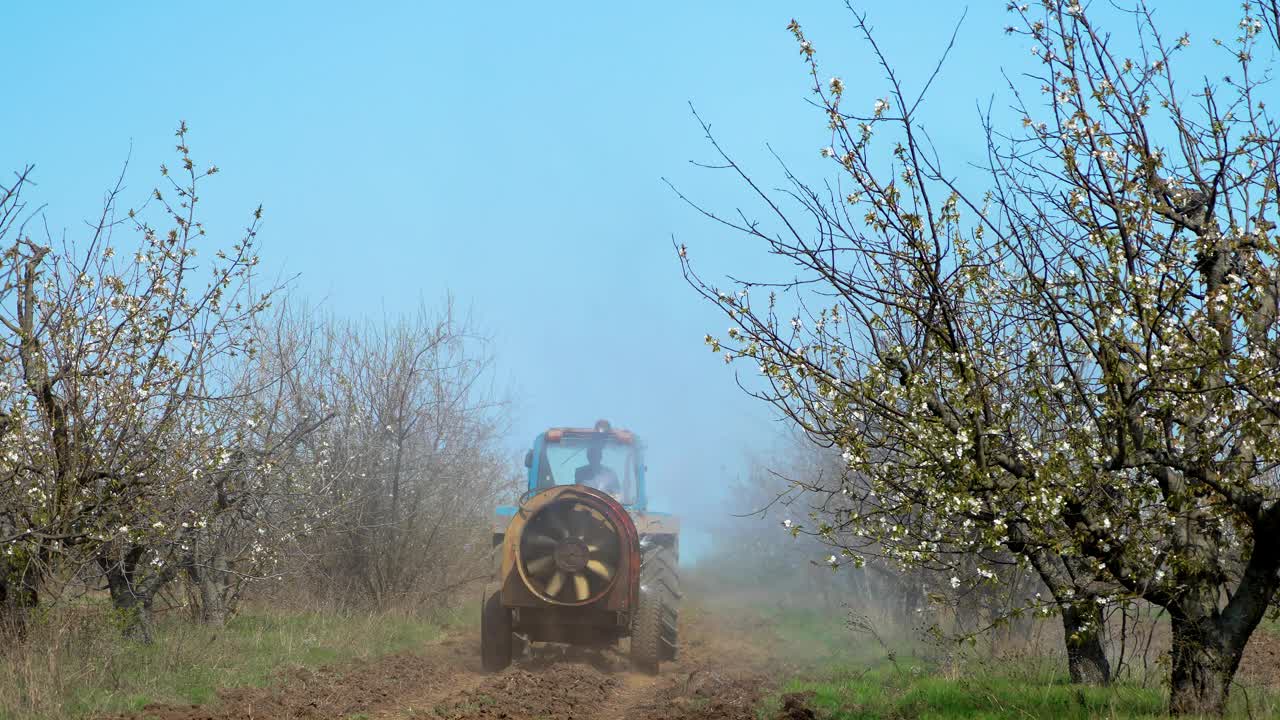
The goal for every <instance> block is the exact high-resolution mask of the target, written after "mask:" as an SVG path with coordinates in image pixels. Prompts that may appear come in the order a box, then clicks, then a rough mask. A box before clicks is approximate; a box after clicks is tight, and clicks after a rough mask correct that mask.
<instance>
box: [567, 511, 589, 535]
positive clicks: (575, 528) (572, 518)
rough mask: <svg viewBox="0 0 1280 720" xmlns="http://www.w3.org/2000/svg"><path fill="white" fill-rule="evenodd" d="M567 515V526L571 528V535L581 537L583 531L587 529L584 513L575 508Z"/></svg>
mask: <svg viewBox="0 0 1280 720" xmlns="http://www.w3.org/2000/svg"><path fill="white" fill-rule="evenodd" d="M565 515H566V516H567V517H568V521H567V522H566V523H565V526H566V527H568V528H569V537H576V538H581V537H582V533H583V531H584V530H585V529H586V523H585V522H584V521H583V519H582V515H583V513H582V512H580V511H579V510H577V509H573V510H569V511H568V512H566V513H565Z"/></svg>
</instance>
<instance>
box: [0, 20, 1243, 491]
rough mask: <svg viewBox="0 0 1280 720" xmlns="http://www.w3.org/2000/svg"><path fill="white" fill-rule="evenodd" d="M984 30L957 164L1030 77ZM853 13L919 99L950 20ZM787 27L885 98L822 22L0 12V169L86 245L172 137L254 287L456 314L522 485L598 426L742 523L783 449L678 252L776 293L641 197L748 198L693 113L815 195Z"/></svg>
mask: <svg viewBox="0 0 1280 720" xmlns="http://www.w3.org/2000/svg"><path fill="white" fill-rule="evenodd" d="M1004 4H1005V3H1004V2H1003V1H1002V0H997V1H995V2H987V3H974V4H973V7H970V8H969V11H968V17H967V19H966V21H965V26H964V30H963V31H962V33H961V37H960V40H959V43H958V45H957V48H956V50H955V52H954V54H953V57H952V60H951V62H950V63H949V64H948V65H947V67H946V68H945V69H944V71H943V75H942V77H941V79H940V81H939V83H938V85H937V86H936V88H935V90H934V92H933V93H932V94H931V96H930V100H929V104H928V105H927V106H926V116H925V120H926V122H928V123H929V124H930V129H931V132H932V135H933V140H934V142H935V143H937V145H938V147H939V149H940V151H942V152H943V153H944V154H949V155H951V156H952V158H953V163H956V162H958V161H961V160H968V159H977V157H978V156H977V155H975V153H978V152H980V151H981V147H980V143H977V142H975V138H976V137H977V136H976V135H975V131H976V130H977V128H978V124H977V111H976V109H975V108H976V103H978V102H983V103H985V102H986V101H987V99H988V98H990V97H991V96H992V95H993V94H997V97H999V93H1000V92H1001V90H1002V88H1003V80H1002V79H1001V75H1000V70H1001V68H1002V67H1004V68H1005V69H1007V70H1010V71H1011V72H1015V73H1016V72H1017V71H1020V70H1026V69H1031V67H1032V66H1031V65H1030V62H1029V60H1030V59H1031V58H1030V55H1029V54H1028V52H1027V46H1026V44H1025V42H1023V41H1022V40H1020V39H1018V38H1011V37H1007V36H1005V35H1004V34H1003V32H1001V28H1002V27H1003V25H1004V24H1006V19H1005V16H1004V12H1003V8H1004ZM1095 4H1096V3H1095ZM1154 4H1155V6H1156V8H1157V13H1158V15H1160V16H1161V17H1162V18H1163V19H1164V21H1165V27H1166V28H1167V29H1168V33H1169V36H1170V37H1176V36H1177V35H1178V34H1180V33H1181V32H1182V31H1183V30H1188V29H1190V30H1192V31H1193V40H1200V39H1201V38H1198V37H1197V36H1196V34H1195V33H1196V31H1197V30H1198V29H1199V28H1206V30H1205V32H1206V33H1207V32H1208V30H1207V28H1214V29H1220V33H1219V34H1221V35H1229V34H1231V32H1232V30H1233V29H1234V19H1233V17H1234V13H1235V12H1237V11H1236V9H1235V7H1236V6H1235V4H1233V3H1223V4H1222V7H1221V9H1219V10H1214V11H1210V10H1207V9H1206V7H1205V4H1203V3H1191V2H1185V3H1184V2H1156V3H1154ZM120 7H124V8H125V9H119V8H120ZM862 7H863V8H864V9H865V10H866V11H867V12H868V13H869V14H870V16H871V18H872V20H873V23H874V25H875V26H876V27H877V29H878V31H879V33H880V37H881V41H882V43H883V45H884V47H885V49H886V50H887V52H888V53H889V54H890V56H891V57H892V58H893V59H894V60H895V61H897V62H899V63H900V64H901V69H902V71H903V76H904V79H905V80H906V81H907V82H908V83H909V84H910V83H918V82H919V81H920V80H922V79H923V78H924V77H925V76H926V75H927V73H928V71H929V70H930V69H931V67H932V64H933V63H934V62H935V61H936V59H937V48H939V47H940V44H944V43H945V41H946V39H947V38H948V37H949V35H950V31H951V25H952V24H953V22H954V21H955V19H956V18H958V17H959V15H960V13H961V11H962V6H961V5H958V4H954V3H950V2H945V3H944V2H925V1H919V2H912V3H908V2H901V1H896V2H880V1H875V2H867V3H865V4H864V5H863V6H862ZM1193 10H1195V12H1196V13H1197V15H1196V16H1195V17H1194V18H1193V17H1192V15H1191V12H1192V11H1193ZM792 17H795V18H797V19H798V20H799V21H800V22H801V23H802V24H803V25H804V26H805V28H806V31H807V32H808V33H809V36H810V39H811V40H813V41H814V43H815V44H816V46H817V48H818V51H819V53H820V58H821V59H822V61H823V63H824V65H825V67H826V69H827V70H829V71H830V72H829V74H832V75H836V74H838V75H840V76H841V77H843V78H844V80H845V82H846V85H847V86H848V88H849V89H848V90H847V92H846V97H847V98H850V97H858V96H863V97H865V98H866V104H867V106H868V107H870V105H871V103H872V102H873V101H874V99H875V98H876V97H878V96H880V95H882V94H883V84H882V78H881V72H880V70H879V68H877V67H875V66H874V65H873V64H872V63H871V60H870V58H869V57H868V56H867V54H866V52H865V48H863V47H862V45H861V43H860V42H859V39H858V38H857V37H856V36H855V34H854V32H853V30H852V27H851V22H850V18H849V16H848V14H847V11H846V10H845V9H844V8H843V5H842V4H840V3H837V2H831V1H825V0H824V1H819V0H796V1H794V2H786V3H784V2H777V1H774V2H678V3H662V2H650V3H597V2H593V3H576V2H574V3H555V4H548V3H540V4H539V3H496V2H493V3H448V4H444V3H425V2H422V3H417V2H413V3H410V2H403V3H340V4H339V3H325V2H316V1H313V2H272V3H260V2H254V3H249V2H219V3H143V2H138V3H126V4H107V3H88V2H84V3H44V2H25V3H16V2H11V3H6V4H5V5H4V6H3V8H2V9H0V46H3V47H4V48H5V49H6V53H5V55H6V58H7V61H6V63H7V66H8V72H6V77H5V81H4V91H3V96H2V99H0V168H3V169H4V171H5V172H7V171H8V170H9V169H16V168H17V167H20V166H22V165H25V164H27V163H34V164H35V165H36V172H35V175H34V177H35V179H36V181H37V182H38V183H39V187H38V188H37V189H36V191H35V193H33V198H36V199H38V200H39V201H40V202H43V203H47V205H48V209H47V213H48V216H49V218H50V223H51V224H52V225H54V226H57V227H67V228H68V229H69V231H71V232H76V231H77V230H78V229H79V228H80V227H81V225H80V221H81V220H82V219H83V218H86V217H88V216H89V215H90V214H92V212H93V211H94V208H95V206H96V205H98V204H99V203H100V200H101V197H102V192H103V190H104V189H105V188H106V187H107V186H108V184H109V183H110V182H111V181H112V180H113V179H114V177H115V175H116V174H117V173H118V171H119V167H120V164H121V162H122V161H123V160H124V159H125V157H126V155H127V154H128V153H129V151H130V146H131V145H132V156H133V164H132V169H131V171H130V173H129V175H128V181H129V188H130V191H131V193H132V195H131V196H132V197H136V198H141V197H142V196H143V195H145V193H146V190H147V189H148V188H150V187H151V186H152V184H153V183H154V182H156V180H157V179H158V175H157V174H156V168H157V167H158V165H159V163H160V162H163V161H171V159H172V156H171V151H172V144H173V143H172V132H173V129H174V127H176V125H177V123H178V121H179V120H185V121H186V122H187V123H189V124H190V126H191V128H192V135H191V140H190V141H191V145H192V148H193V151H194V152H195V154H196V156H197V157H198V158H203V159H205V160H208V161H212V162H216V163H217V164H218V165H219V166H220V167H221V168H222V170H223V173H222V174H221V175H219V176H217V177H215V178H214V179H213V183H212V184H211V185H210V186H209V187H207V188H206V195H205V197H206V200H207V207H206V213H207V214H206V220H207V224H208V225H209V227H210V228H211V230H212V231H213V232H214V233H215V235H218V234H220V235H221V236H222V237H224V238H229V237H230V235H231V233H233V232H234V231H235V230H236V229H237V228H238V227H240V226H241V225H242V222H243V220H244V219H245V218H246V217H247V214H248V212H249V211H250V210H251V209H252V208H253V207H255V206H256V205H257V204H258V203H262V204H263V205H264V206H265V207H266V222H265V225H264V227H263V232H262V236H261V237H262V241H263V246H264V249H263V260H264V265H265V267H266V268H267V269H268V271H269V272H271V273H278V274H280V275H281V276H287V275H294V274H296V275H297V276H298V277H297V280H296V281H295V284H294V286H295V288H296V290H297V291H298V292H299V293H300V294H302V295H304V296H306V297H308V298H309V299H311V300H313V301H318V302H322V303H324V304H325V305H326V306H327V307H328V308H329V309H330V310H332V311H334V312H336V313H338V314H342V315H350V316H356V317H359V316H368V317H379V316H381V315H383V314H394V313H396V312H398V311H399V310H400V309H411V308H413V307H414V306H416V305H417V304H418V303H419V301H420V300H425V301H427V302H430V303H434V302H437V301H439V300H440V299H441V298H442V297H443V296H444V295H445V294H446V293H452V294H453V296H454V297H455V298H456V300H457V302H458V303H459V304H461V305H463V306H466V307H470V308H471V309H472V310H473V311H474V313H475V315H476V317H477V319H478V321H479V324H480V326H481V327H482V328H483V329H484V330H485V331H486V332H487V333H488V334H489V335H490V336H491V337H492V341H493V346H492V347H493V350H494V353H495V355H496V357H497V362H498V367H499V370H498V373H499V376H498V380H499V383H500V384H501V385H502V386H504V387H509V388H510V389H511V391H512V393H513V396H514V398H515V399H516V401H517V405H516V415H515V418H514V423H513V425H514V427H513V435H512V439H511V445H512V447H513V461H514V460H516V459H518V457H519V455H520V453H519V452H518V451H517V450H515V448H519V447H523V446H524V445H525V444H526V443H527V442H528V440H529V439H530V438H531V437H532V436H533V434H534V433H536V432H537V431H538V430H539V429H540V428H543V427H546V426H549V425H562V424H588V423H590V422H592V421H593V420H594V419H596V418H597V417H608V418H610V419H612V420H614V421H615V423H617V424H620V425H625V426H628V427H631V428H632V429H634V430H636V431H637V432H639V433H640V434H641V435H642V436H644V437H645V438H647V440H648V443H649V446H650V458H649V460H650V462H649V464H650V467H651V476H652V477H653V478H654V483H655V485H656V488H655V492H654V494H655V495H656V496H657V498H658V501H659V502H660V503H662V504H664V505H667V506H669V507H672V508H673V509H678V510H679V509H687V510H689V511H702V510H707V509H715V508H719V507H721V506H724V505H728V506H732V500H731V499H730V500H728V501H726V500H725V498H723V496H722V494H721V493H720V492H719V490H718V488H719V486H720V482H721V478H722V474H723V472H728V473H730V474H732V473H736V472H738V471H739V468H740V467H741V466H742V462H743V458H744V453H745V452H747V451H756V452H760V451H761V450H762V449H764V448H768V447H770V446H772V445H773V444H774V443H775V442H776V440H775V438H776V435H777V426H776V423H773V422H772V421H771V419H770V418H771V414H770V412H769V411H768V409H766V408H765V407H762V406H760V405H758V404H757V403H756V402H754V401H752V400H750V399H749V398H746V397H745V396H744V395H743V394H742V393H741V391H740V390H739V389H738V388H737V387H736V386H735V383H734V379H733V376H732V373H731V372H730V371H729V370H727V369H726V368H725V366H724V364H723V363H722V362H720V361H719V360H718V359H717V358H716V357H715V356H713V355H712V354H711V353H709V352H708V351H707V350H706V349H705V348H704V346H703V344H702V337H703V335H704V334H705V333H706V332H708V331H711V332H717V333H718V332H721V331H723V329H724V325H725V323H724V321H723V319H722V318H720V317H719V316H718V315H717V314H716V312H715V311H714V310H713V309H711V308H709V307H707V306H705V305H703V304H701V303H700V302H699V301H698V300H697V299H696V298H695V296H694V295H693V294H692V292H691V291H690V290H689V289H688V288H687V287H686V286H685V285H684V283H683V280H682V279H681V277H680V273H679V266H678V264H677V262H676V259H675V257H674V253H673V251H672V248H671V242H672V236H673V235H674V237H675V238H676V239H677V241H678V242H683V243H686V244H688V245H689V247H690V249H691V253H693V255H694V257H695V259H697V260H698V261H699V263H700V267H701V268H702V269H703V270H705V271H706V272H708V273H709V274H711V275H713V276H714V275H716V274H717V273H724V272H728V271H730V270H732V271H734V272H735V273H737V274H741V275H747V276H751V275H752V274H753V271H755V272H757V273H760V272H770V271H776V270H777V268H776V267H770V266H769V264H768V263H767V262H765V261H762V260H761V259H760V256H761V249H760V248H758V247H752V246H750V245H749V244H748V243H747V242H746V241H744V240H743V239H741V238H737V237H733V236H730V235H727V234H725V233H724V232H722V231H720V230H719V229H717V228H716V227H714V226H712V225H710V224H708V223H707V222H706V221H705V220H703V219H702V218H700V217H699V216H698V215H696V214H695V213H694V212H692V211H691V210H690V209H688V208H687V207H685V206H684V205H682V204H681V203H680V202H679V201H678V200H677V199H676V198H675V197H674V195H673V194H672V192H671V191H670V189H669V188H667V187H666V186H665V185H664V184H663V182H662V181H661V178H663V177H666V178H669V179H671V180H672V181H673V182H674V183H675V184H676V185H677V186H679V187H680V188H681V190H683V191H685V192H687V193H688V194H689V195H691V196H693V197H695V198H697V199H698V200H700V201H702V202H705V203H707V204H708V205H709V206H712V207H717V208H720V209H729V208H733V207H735V206H738V205H740V204H744V203H747V201H748V198H747V196H746V195H745V193H744V191H743V188H742V187H741V186H740V185H738V184H736V183H734V182H732V181H731V179H730V178H728V177H727V176H725V175H723V174H717V173H715V172H712V171H707V170H700V169H698V168H695V167H693V166H691V165H690V164H689V163H688V161H689V160H691V159H696V160H706V159H709V158H710V154H709V148H708V147H707V146H706V145H705V143H704V141H703V138H702V134H701V132H700V130H699V129H698V127H697V125H696V124H695V122H694V121H693V118H692V117H691V115H690V112H689V106H688V104H689V103H690V102H692V103H693V104H695V105H696V106H697V108H698V111H699V112H700V113H701V114H702V115H703V117H704V118H706V119H707V120H709V121H710V122H712V123H713V126H714V129H715V131H716V133H717V135H718V137H719V138H720V140H722V142H723V143H724V144H725V145H726V146H727V147H728V148H729V149H731V150H732V151H734V152H735V154H736V155H737V156H738V157H739V158H741V159H742V160H743V161H744V162H745V163H746V164H747V165H748V166H749V167H753V168H756V169H758V170H759V171H760V172H761V174H762V176H764V177H765V178H766V179H769V178H773V179H776V177H777V173H776V168H775V166H774V165H773V163H772V160H770V159H769V156H768V154H767V151H766V143H768V144H770V145H771V146H772V147H773V148H774V149H775V150H777V151H778V152H779V153H780V154H781V155H782V156H783V157H785V158H787V159H788V160H789V161H792V162H794V163H795V164H796V166H797V167H798V168H799V169H800V170H802V171H808V172H813V173H814V177H818V175H817V173H818V172H819V169H820V168H821V167H824V166H820V165H819V164H818V163H819V157H818V149H819V148H820V147H822V146H823V145H826V144H827V142H828V140H827V138H826V137H825V134H824V119H823V118H822V116H821V114H820V113H818V112H816V111H814V110H813V109H812V108H811V107H809V106H808V105H807V104H806V102H805V100H806V97H807V88H808V78H807V76H806V73H805V68H804V66H803V65H802V63H801V62H800V56H799V54H798V52H797V48H796V46H795V43H794V40H793V39H792V38H791V36H790V34H789V33H788V32H787V31H786V29H785V28H786V25H787V22H788V21H789V20H790V19H791V18H792ZM1127 29H1128V27H1127V26H1124V27H1119V28H1117V32H1123V31H1125V30H1127ZM1203 40H1205V41H1206V42H1204V43H1202V45H1205V46H1207V45H1208V43H1207V40H1208V38H1207V37H1205V38H1203ZM846 102H848V100H847V101H846ZM997 105H998V106H999V105H1000V102H999V101H997ZM722 467H723V468H725V469H724V470H723V471H722V469H721V468H722ZM733 509H735V510H740V509H741V508H737V507H733Z"/></svg>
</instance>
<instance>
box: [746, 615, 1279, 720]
mask: <svg viewBox="0 0 1280 720" xmlns="http://www.w3.org/2000/svg"><path fill="white" fill-rule="evenodd" d="M761 614H762V615H763V616H764V618H765V619H766V621H767V622H768V623H769V624H770V627H771V630H772V632H773V633H774V634H775V635H776V636H778V637H779V639H780V640H781V641H782V644H784V645H786V646H792V647H796V648H803V649H804V651H805V652H806V653H808V655H809V656H810V658H811V659H812V662H809V663H802V664H800V665H799V669H798V670H797V672H796V673H795V675H794V676H793V677H792V678H791V679H789V680H786V681H784V682H783V683H782V684H781V685H780V686H779V687H778V689H777V691H775V692H774V693H773V694H771V695H770V696H769V697H768V698H766V700H765V702H764V703H762V705H761V708H760V717H762V718H773V717H775V715H776V713H777V709H778V707H779V704H780V702H781V698H782V696H784V695H786V694H790V693H806V694H808V695H809V697H808V700H807V703H808V705H809V706H810V707H812V708H813V709H814V710H816V711H817V713H818V717H819V718H824V719H826V720H870V719H871V718H895V719H900V720H932V719H935V718H936V719H939V720H941V719H943V718H946V719H951V718H958V719H961V720H995V719H997V718H999V719H1005V718H1008V719H1010V720H1013V719H1019V720H1025V719H1027V718H1044V719H1046V720H1048V719H1054V720H1057V719H1059V718H1061V719H1063V720H1076V719H1080V720H1084V719H1086V718H1164V717H1167V714H1166V712H1165V704H1166V702H1167V696H1166V689H1165V688H1163V687H1159V686H1155V687H1141V686H1139V685H1137V684H1134V683H1117V684H1115V685H1113V686H1111V687H1107V688H1096V687H1082V686H1075V685H1071V684H1070V683H1069V682H1068V678H1067V677H1066V668H1065V661H1064V660H1063V659H1061V658H1058V657H1039V656H1032V655H1028V656H1025V657H1019V658H1013V659H993V658H991V657H989V656H985V655H984V654H983V653H981V652H979V651H970V652H968V653H967V654H966V653H963V652H960V650H959V649H958V648H957V647H956V646H950V647H949V648H946V649H947V650H948V652H942V650H943V648H939V647H930V646H927V645H925V644H923V643H921V642H918V641H917V642H913V641H910V640H908V639H906V638H903V637H901V636H888V637H883V638H882V639H883V640H884V644H883V645H882V644H881V643H880V641H878V640H877V639H876V638H875V637H874V636H872V635H870V634H867V633H855V632H854V631H852V630H850V629H848V628H847V627H845V626H844V623H843V622H842V621H841V618H840V617H838V616H835V617H833V615H832V614H828V613H824V612H821V611H802V610H788V611H772V612H769V611H762V613H761ZM886 625H887V624H882V625H880V626H875V627H882V626H886ZM890 653H892V659H890ZM1246 694H1247V697H1246ZM1228 717H1238V718H1270V717H1280V695H1277V694H1276V693H1268V692H1265V691H1262V690H1260V689H1257V688H1249V689H1247V693H1246V691H1242V690H1239V689H1234V690H1233V691H1232V694H1231V702H1230V710H1229V712H1228Z"/></svg>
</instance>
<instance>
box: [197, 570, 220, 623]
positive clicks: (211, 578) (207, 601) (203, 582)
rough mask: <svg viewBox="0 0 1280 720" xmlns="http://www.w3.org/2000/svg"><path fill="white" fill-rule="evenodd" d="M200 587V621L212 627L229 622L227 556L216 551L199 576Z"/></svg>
mask: <svg viewBox="0 0 1280 720" xmlns="http://www.w3.org/2000/svg"><path fill="white" fill-rule="evenodd" d="M198 585H199V588H200V621H201V622H203V623H204V624H205V625H208V626H210V627H215V628H220V627H222V626H224V625H226V624H227V558H226V556H224V555H223V554H222V552H221V551H214V553H213V557H212V558H210V560H209V565H208V566H207V567H205V568H203V569H202V571H201V572H200V574H199V578H198Z"/></svg>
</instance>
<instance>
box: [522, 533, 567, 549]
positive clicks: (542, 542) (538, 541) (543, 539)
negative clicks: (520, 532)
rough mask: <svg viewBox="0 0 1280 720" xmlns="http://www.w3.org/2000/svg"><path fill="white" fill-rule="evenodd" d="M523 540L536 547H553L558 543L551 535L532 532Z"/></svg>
mask: <svg viewBox="0 0 1280 720" xmlns="http://www.w3.org/2000/svg"><path fill="white" fill-rule="evenodd" d="M524 541H525V542H526V543H528V544H529V545H530V546H532V547H537V548H549V549H554V548H555V546H556V545H559V544H560V543H559V542H558V541H557V540H556V539H555V538H553V537H547V536H546V535H534V534H532V533H530V534H529V535H526V536H525V538H524Z"/></svg>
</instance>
